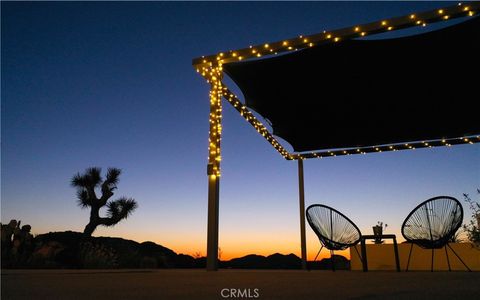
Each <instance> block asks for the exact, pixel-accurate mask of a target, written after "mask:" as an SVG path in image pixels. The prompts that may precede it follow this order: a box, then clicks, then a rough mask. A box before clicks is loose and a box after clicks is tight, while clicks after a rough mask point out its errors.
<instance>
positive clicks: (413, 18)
mask: <svg viewBox="0 0 480 300" xmlns="http://www.w3.org/2000/svg"><path fill="white" fill-rule="evenodd" d="M472 9H473V10H472ZM476 9H480V3H475V2H474V3H469V6H465V5H463V4H462V3H458V5H456V6H453V7H448V8H443V9H438V10H434V11H431V12H426V13H420V14H418V15H417V14H410V15H407V16H404V17H400V18H395V19H391V20H383V21H380V22H377V23H375V22H374V23H368V24H363V25H359V26H354V27H351V29H339V30H334V31H330V32H329V33H327V32H326V31H323V33H321V34H314V35H309V36H308V37H304V36H303V35H300V36H299V37H297V38H293V39H289V40H284V41H281V42H274V43H265V44H261V45H257V46H252V45H250V46H249V47H248V48H247V49H239V50H230V51H228V54H227V55H225V53H224V52H219V53H218V54H216V55H210V56H201V57H200V58H197V59H194V62H193V65H194V67H195V70H196V72H198V73H200V74H201V75H202V76H203V77H205V79H206V81H207V82H208V83H210V85H211V91H210V117H209V123H210V134H209V150H208V153H209V157H208V160H209V175H210V176H211V177H212V178H216V177H218V176H220V162H221V160H222V157H221V153H220V141H221V134H222V125H221V119H222V104H221V99H222V98H225V99H226V100H227V101H228V102H229V103H230V104H232V106H233V107H234V108H235V109H236V110H237V111H239V113H240V115H242V116H243V117H244V118H245V120H246V121H247V122H249V123H250V124H251V125H252V126H253V127H254V128H255V130H257V131H258V132H259V133H260V134H261V135H262V136H263V137H264V138H265V139H266V140H267V141H268V142H269V143H270V144H271V145H272V146H273V147H274V148H275V149H276V150H277V151H278V152H279V153H280V154H281V155H282V156H283V157H285V158H286V159H289V160H291V159H307V158H320V159H321V158H323V157H327V156H328V157H335V156H341V155H351V154H367V153H371V152H382V151H398V150H406V149H411V150H414V149H416V148H432V147H439V146H448V147H451V146H452V145H456V144H467V143H468V144H474V143H480V136H478V135H477V136H469V137H462V138H454V139H441V140H433V141H428V142H427V141H422V142H416V143H410V144H403V145H402V144H395V145H386V146H385V145H383V146H374V147H359V148H355V149H341V150H328V151H317V152H310V153H302V154H295V153H289V152H288V151H287V150H286V149H285V148H283V146H282V145H281V144H280V143H279V142H278V141H277V140H276V139H275V137H274V136H273V135H272V134H271V133H270V132H269V131H268V129H267V128H266V127H265V126H264V125H263V124H262V122H260V121H259V120H258V119H257V118H256V117H255V116H254V115H253V114H252V113H251V112H250V111H249V110H248V109H247V107H246V106H245V105H243V103H242V102H241V101H240V100H239V99H238V98H237V97H236V96H235V95H234V94H233V93H232V92H231V91H229V90H228V88H227V87H226V86H224V84H223V83H222V74H223V68H222V64H224V63H228V62H231V61H241V60H244V59H249V58H255V57H261V56H262V54H263V55H274V54H275V55H277V54H279V53H282V52H285V51H291V50H298V49H304V48H307V47H313V46H315V45H321V44H324V43H329V42H330V43H332V42H339V41H341V40H344V39H351V38H355V37H358V36H361V37H363V36H366V35H367V34H368V33H378V32H379V30H381V29H383V30H385V29H387V30H389V31H390V30H396V29H402V28H407V27H411V26H415V25H421V26H423V27H425V26H426V25H427V23H434V22H438V21H442V20H443V21H446V20H449V19H453V18H458V17H463V16H465V13H467V15H468V16H473V15H474V14H475V12H474V10H476ZM439 15H441V16H439ZM387 25H388V27H386V26H387ZM263 48H264V49H267V50H268V51H267V50H264V52H261V51H260V50H258V49H263Z"/></svg>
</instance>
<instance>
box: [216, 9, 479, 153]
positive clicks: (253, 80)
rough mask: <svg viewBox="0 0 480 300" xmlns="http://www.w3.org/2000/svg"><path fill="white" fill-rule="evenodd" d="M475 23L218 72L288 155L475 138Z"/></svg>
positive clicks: (349, 44)
mask: <svg viewBox="0 0 480 300" xmlns="http://www.w3.org/2000/svg"><path fill="white" fill-rule="evenodd" d="M479 58H480V18H478V17H476V18H472V19H469V20H468V21H465V22H462V23H459V24H457V25H453V26H450V27H447V28H444V29H441V30H437V31H433V32H428V33H424V34H419V35H414V36H409V37H403V38H394V39H383V40H344V41H340V42H337V43H330V44H324V45H319V46H315V47H312V48H309V49H304V50H300V51H297V52H293V53H291V54H287V55H283V56H278V57H274V58H268V59H259V60H255V61H245V62H238V63H228V64H225V65H224V66H223V67H224V71H225V73H227V74H228V75H229V76H230V77H231V78H232V80H233V81H234V82H235V83H236V84H237V85H238V86H239V87H240V89H241V90H242V92H243V95H244V98H245V104H246V106H248V107H249V108H251V109H253V110H255V111H256V112H258V113H259V114H260V115H262V116H263V117H264V118H266V119H268V120H269V121H270V122H271V124H272V128H273V133H274V134H275V135H277V136H279V137H281V138H283V139H284V140H286V141H287V142H289V143H290V144H291V145H292V147H293V148H294V150H295V151H297V152H304V151H314V150H323V149H338V148H356V147H366V146H373V145H385V144H396V143H404V142H411V141H422V140H434V139H443V138H453V137H462V136H470V135H477V134H479V133H480V121H479V120H478V110H477V109H476V108H475V107H476V106H477V104H476V103H478V100H479V93H478V86H479V84H480V80H479V75H478V71H479V67H480V59H479Z"/></svg>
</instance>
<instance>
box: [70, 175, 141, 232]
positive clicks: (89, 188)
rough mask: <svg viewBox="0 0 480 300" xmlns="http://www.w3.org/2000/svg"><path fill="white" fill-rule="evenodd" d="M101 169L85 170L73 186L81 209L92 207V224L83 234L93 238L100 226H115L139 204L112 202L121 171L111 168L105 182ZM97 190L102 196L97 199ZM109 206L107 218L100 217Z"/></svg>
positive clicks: (74, 177) (74, 178)
mask: <svg viewBox="0 0 480 300" xmlns="http://www.w3.org/2000/svg"><path fill="white" fill-rule="evenodd" d="M101 171H102V169H101V168H97V167H93V168H88V169H86V170H85V173H84V174H80V173H77V174H76V175H75V176H73V178H72V181H71V184H72V186H73V187H75V188H76V189H77V198H78V205H79V206H80V207H81V208H87V207H90V222H89V223H88V224H87V226H85V230H84V231H83V234H85V235H86V236H91V235H92V233H93V232H94V231H95V229H96V228H97V226H98V225H103V226H114V225H115V224H117V223H118V222H120V221H121V220H123V219H126V218H127V217H128V216H129V215H130V214H131V213H132V212H133V211H134V210H135V209H136V208H137V206H138V205H137V202H136V201H135V199H133V198H126V197H121V198H119V199H117V200H110V201H109V199H110V197H112V196H113V190H115V189H116V188H117V183H118V181H119V178H118V177H119V176H120V173H121V170H120V169H117V168H109V169H108V171H107V176H106V178H105V180H103V178H102V176H101ZM95 189H99V190H101V193H102V196H101V197H100V198H98V197H97V195H96V193H95ZM105 205H106V206H107V217H104V218H102V217H100V215H99V212H100V208H102V207H104V206H105Z"/></svg>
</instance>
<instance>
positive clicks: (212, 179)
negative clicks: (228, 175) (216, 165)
mask: <svg viewBox="0 0 480 300" xmlns="http://www.w3.org/2000/svg"><path fill="white" fill-rule="evenodd" d="M219 187H220V178H219V177H217V176H215V175H209V176H208V225H207V227H208V228H207V230H208V232H207V271H216V270H218V204H219V201H218V200H219Z"/></svg>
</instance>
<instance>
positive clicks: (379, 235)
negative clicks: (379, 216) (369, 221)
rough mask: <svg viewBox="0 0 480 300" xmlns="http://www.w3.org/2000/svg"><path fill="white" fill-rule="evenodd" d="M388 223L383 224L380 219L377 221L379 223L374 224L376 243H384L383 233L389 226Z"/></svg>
mask: <svg viewBox="0 0 480 300" xmlns="http://www.w3.org/2000/svg"><path fill="white" fill-rule="evenodd" d="M387 226H388V224H385V226H383V222H380V221H378V222H377V225H375V226H373V227H372V228H373V235H374V236H376V237H375V240H374V242H375V244H382V243H383V241H382V234H383V229H384V228H387Z"/></svg>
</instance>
